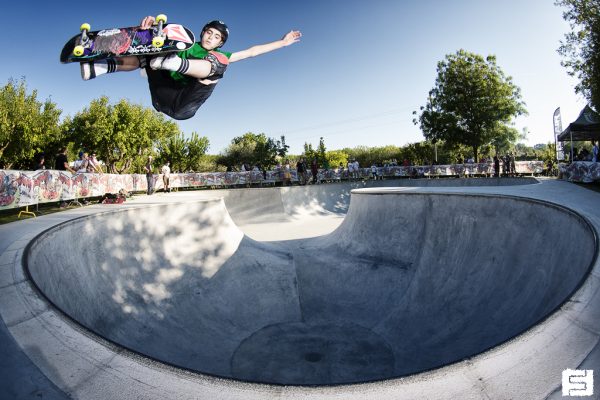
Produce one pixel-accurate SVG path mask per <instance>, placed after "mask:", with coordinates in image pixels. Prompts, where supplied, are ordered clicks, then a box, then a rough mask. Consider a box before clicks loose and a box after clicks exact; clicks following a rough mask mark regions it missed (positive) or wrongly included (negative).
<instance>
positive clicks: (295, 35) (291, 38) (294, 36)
mask: <svg viewBox="0 0 600 400" xmlns="http://www.w3.org/2000/svg"><path fill="white" fill-rule="evenodd" d="M301 37H302V32H300V31H289V32H288V33H286V34H285V36H284V37H283V38H282V39H281V40H283V43H284V46H289V45H290V44H294V43H296V42H299V41H300V38H301Z"/></svg>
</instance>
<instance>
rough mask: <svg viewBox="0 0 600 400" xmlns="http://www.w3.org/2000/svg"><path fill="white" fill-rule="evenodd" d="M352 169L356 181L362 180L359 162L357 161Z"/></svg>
mask: <svg viewBox="0 0 600 400" xmlns="http://www.w3.org/2000/svg"><path fill="white" fill-rule="evenodd" d="M352 168H353V170H354V177H355V178H356V179H360V165H359V164H358V161H356V159H355V160H354V162H353V163H352Z"/></svg>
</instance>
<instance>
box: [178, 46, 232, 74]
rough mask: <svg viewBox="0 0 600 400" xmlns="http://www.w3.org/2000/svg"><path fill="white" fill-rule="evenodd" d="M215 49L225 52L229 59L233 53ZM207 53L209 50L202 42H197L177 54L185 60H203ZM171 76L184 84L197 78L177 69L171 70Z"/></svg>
mask: <svg viewBox="0 0 600 400" xmlns="http://www.w3.org/2000/svg"><path fill="white" fill-rule="evenodd" d="M214 51H218V52H219V53H221V54H224V55H225V57H227V58H228V59H229V57H231V53H229V52H227V51H221V50H219V49H216V50H214ZM207 54H208V50H206V49H205V48H203V47H202V46H201V45H200V43H198V42H196V43H194V45H193V46H192V47H190V48H189V49H187V50H184V51H181V52H179V53H177V56H178V57H180V58H183V59H184V60H201V59H203V58H204V57H206V55H207ZM171 78H173V80H175V81H177V82H181V83H183V84H185V83H187V82H188V81H189V80H192V79H195V78H192V77H189V76H186V75H183V74H180V73H179V72H175V71H173V72H171Z"/></svg>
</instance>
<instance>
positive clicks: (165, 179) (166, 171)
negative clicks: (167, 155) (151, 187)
mask: <svg viewBox="0 0 600 400" xmlns="http://www.w3.org/2000/svg"><path fill="white" fill-rule="evenodd" d="M170 165H171V163H170V162H169V161H168V160H167V162H166V163H165V165H163V166H162V168H161V169H160V172H161V173H162V174H163V184H164V186H165V189H164V190H165V192H169V193H170V192H171V188H170V187H169V180H170V178H171V168H170Z"/></svg>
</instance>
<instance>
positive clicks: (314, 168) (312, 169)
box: [310, 158, 319, 183]
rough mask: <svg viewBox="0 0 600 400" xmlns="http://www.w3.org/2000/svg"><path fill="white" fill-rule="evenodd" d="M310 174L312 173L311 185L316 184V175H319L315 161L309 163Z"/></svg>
mask: <svg viewBox="0 0 600 400" xmlns="http://www.w3.org/2000/svg"><path fill="white" fill-rule="evenodd" d="M310 172H311V173H312V177H313V179H312V182H313V183H318V182H317V175H318V174H319V164H317V159H316V158H315V159H313V160H312V162H311V163H310Z"/></svg>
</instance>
